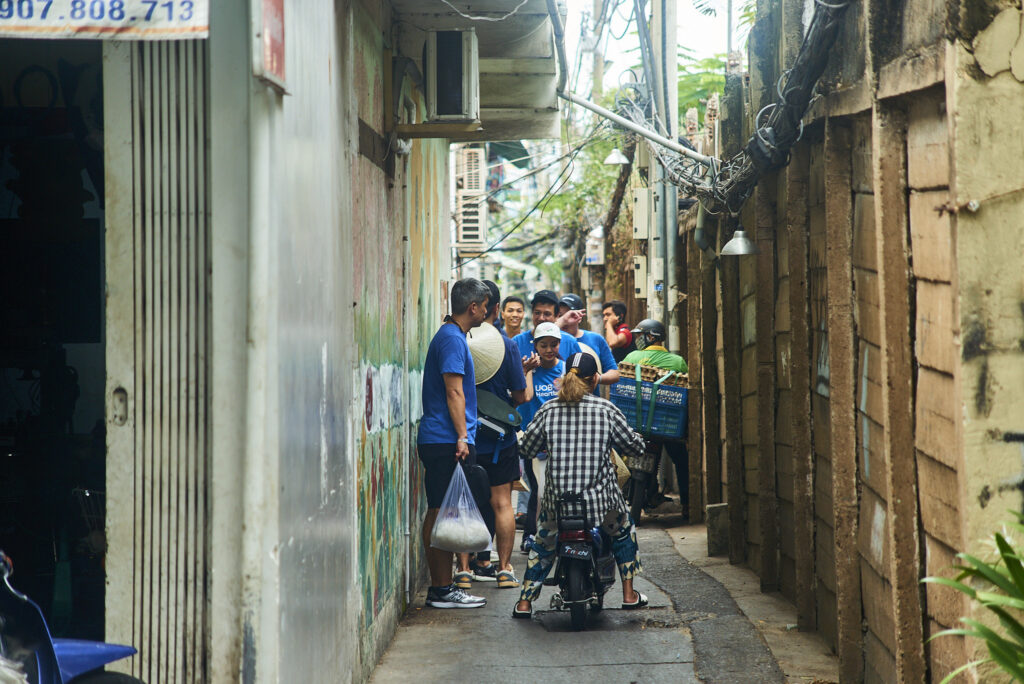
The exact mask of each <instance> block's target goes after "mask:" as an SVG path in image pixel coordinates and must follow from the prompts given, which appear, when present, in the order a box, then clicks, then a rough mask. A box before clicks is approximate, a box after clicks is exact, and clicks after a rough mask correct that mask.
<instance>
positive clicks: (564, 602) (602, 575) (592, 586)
mask: <svg viewBox="0 0 1024 684" xmlns="http://www.w3.org/2000/svg"><path fill="white" fill-rule="evenodd" d="M556 505H557V511H556V515H557V518H558V543H557V546H556V547H555V551H556V560H555V568H554V572H553V573H552V574H551V575H550V576H549V577H548V578H547V579H546V580H544V584H545V585H547V586H557V587H558V589H559V591H558V592H557V593H555V594H554V595H552V597H551V608H552V610H566V609H568V610H569V615H570V619H571V622H572V628H573V630H575V631H577V632H578V631H580V630H582V629H583V628H584V626H585V623H586V614H587V606H590V608H591V610H594V611H599V610H601V609H602V608H604V595H605V593H607V591H608V589H610V588H611V586H612V585H613V584H615V570H616V565H615V556H614V555H612V550H611V540H610V539H606V538H605V535H604V534H603V533H602V532H601V528H600V527H596V526H594V525H593V523H592V522H591V520H590V518H589V517H588V516H587V505H586V501H585V500H584V499H583V495H582V494H577V493H566V494H563V495H562V496H561V497H559V499H558V502H557V504H556ZM576 507H578V509H579V510H580V511H581V514H579V515H572V514H569V513H568V511H569V510H570V509H571V508H576Z"/></svg>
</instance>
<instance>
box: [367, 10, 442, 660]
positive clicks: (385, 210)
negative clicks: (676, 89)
mask: <svg viewBox="0 0 1024 684" xmlns="http://www.w3.org/2000/svg"><path fill="white" fill-rule="evenodd" d="M353 20H354V25H355V55H354V60H353V74H354V92H353V96H354V98H355V101H356V105H355V107H356V111H357V116H358V119H359V126H360V127H361V128H362V129H363V135H364V138H365V136H366V130H367V129H370V130H372V131H373V134H376V135H380V136H384V135H386V132H385V131H384V119H385V116H386V113H385V112H384V87H385V74H384V70H385V69H390V68H391V65H390V58H389V53H386V52H385V45H384V36H385V34H386V32H387V30H388V29H387V28H386V27H387V26H388V22H389V18H388V16H387V14H386V12H385V11H384V10H381V9H379V8H377V10H376V12H374V11H373V8H369V9H367V8H364V7H363V6H358V7H357V8H356V9H355V10H354V15H353ZM402 92H403V95H404V96H406V97H408V99H409V100H410V101H412V102H414V103H415V106H416V107H418V109H419V116H420V118H421V119H422V117H423V115H424V109H425V107H424V103H423V100H422V96H421V95H420V94H418V93H416V92H414V91H413V89H412V87H411V86H410V84H409V83H408V82H406V83H405V85H404V86H403V91H402ZM362 144H365V142H364V143H362ZM364 152H365V150H364V151H361V153H360V154H359V156H358V157H357V160H356V162H355V164H356V166H355V173H354V174H353V176H352V181H351V196H352V225H353V226H354V227H355V228H356V229H355V232H354V234H353V241H352V243H351V249H352V255H353V257H352V258H353V270H352V273H351V278H352V288H353V294H354V297H353V301H352V302H351V305H350V308H349V310H350V311H351V314H352V318H353V322H354V326H355V329H354V331H353V332H354V342H355V348H356V353H357V354H358V364H359V365H358V367H357V368H356V369H355V370H354V372H353V376H352V379H351V383H352V384H351V387H352V392H353V396H354V398H355V399H354V401H353V404H352V410H353V413H352V416H351V419H350V424H351V425H352V427H353V430H354V433H355V435H356V438H355V442H356V443H355V452H356V458H357V470H356V481H357V493H356V494H357V496H356V498H357V502H358V504H357V505H358V507H357V523H358V530H359V544H358V554H357V559H358V568H359V575H358V582H357V583H358V586H359V587H360V591H361V594H362V600H361V610H360V616H359V634H360V644H359V648H360V654H361V655H360V660H361V662H362V664H363V667H364V668H365V667H372V665H373V663H375V662H376V661H377V658H378V657H379V655H380V653H382V652H383V648H384V647H386V645H387V643H388V642H389V641H390V638H391V634H392V633H393V631H394V629H395V626H396V625H397V621H398V618H399V617H400V615H401V611H402V610H403V609H404V608H405V600H406V597H405V590H406V583H407V581H408V582H409V583H410V586H411V589H412V590H413V591H415V589H416V588H417V586H418V581H419V579H420V575H421V573H422V569H423V567H424V565H423V558H424V555H423V549H422V548H421V547H422V544H421V541H420V534H419V529H420V523H421V520H422V517H423V515H424V513H425V511H426V509H425V500H424V499H423V498H422V496H421V495H420V482H421V478H422V475H421V472H420V467H419V460H418V458H417V457H416V452H415V436H416V422H417V421H418V420H419V417H420V415H421V414H422V411H421V410H420V407H419V402H420V378H421V376H422V367H423V360H424V359H425V357H426V351H427V346H428V345H429V343H430V339H431V337H432V336H433V334H434V332H435V330H436V326H437V325H438V324H440V321H441V318H442V316H443V311H442V306H443V304H442V302H441V299H440V282H441V280H442V279H445V278H447V277H448V270H449V269H450V265H449V261H450V257H449V237H448V230H449V229H448V218H447V217H448V204H447V197H448V186H447V183H448V167H447V165H448V144H447V141H444V140H431V139H425V140H416V141H414V143H413V146H412V151H411V153H410V154H409V155H407V156H404V157H403V156H397V157H396V158H395V161H394V164H393V168H392V167H389V166H388V165H387V163H385V164H384V165H383V168H382V166H381V165H380V164H379V161H380V160H376V161H375V160H373V159H371V158H370V157H369V156H368V155H367V154H365V153H364ZM407 554H409V559H408V568H409V571H411V574H412V576H411V577H408V578H407V558H406V556H407Z"/></svg>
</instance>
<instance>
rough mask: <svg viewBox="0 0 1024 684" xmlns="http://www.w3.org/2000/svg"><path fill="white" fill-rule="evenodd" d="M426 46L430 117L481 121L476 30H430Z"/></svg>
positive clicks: (446, 119)
mask: <svg viewBox="0 0 1024 684" xmlns="http://www.w3.org/2000/svg"><path fill="white" fill-rule="evenodd" d="M424 49H425V52H426V55H425V57H426V59H425V60H424V62H425V67H426V81H427V121H435V122H440V121H450V122H457V121H467V122H471V121H479V120H480V58H479V49H478V47H477V39H476V31H475V30H474V29H463V30H459V31H428V32H427V43H426V46H425V48H424Z"/></svg>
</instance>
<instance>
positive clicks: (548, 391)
mask: <svg viewBox="0 0 1024 684" xmlns="http://www.w3.org/2000/svg"><path fill="white" fill-rule="evenodd" d="M563 375H565V362H564V361H559V362H558V363H556V364H555V365H554V367H552V368H545V367H544V366H539V367H537V368H535V369H534V370H533V399H531V400H530V401H528V402H526V403H525V404H520V405H519V407H518V411H519V415H521V416H522V417H523V424H522V426H521V427H520V428H519V429H520V430H526V426H527V425H529V424H530V421H531V420H533V417H534V416H535V415H537V411H539V410H540V407H541V406H543V405H544V402H546V401H551V400H552V399H554V398H555V397H557V396H558V387H557V386H555V380H557V379H558V378H560V377H562V376H563Z"/></svg>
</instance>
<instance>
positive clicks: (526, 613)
mask: <svg viewBox="0 0 1024 684" xmlns="http://www.w3.org/2000/svg"><path fill="white" fill-rule="evenodd" d="M512 617H514V618H516V619H517V620H529V619H530V618H531V617H533V604H532V603H531V604H530V609H529V610H519V603H518V602H516V605H515V606H514V607H513V608H512Z"/></svg>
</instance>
